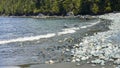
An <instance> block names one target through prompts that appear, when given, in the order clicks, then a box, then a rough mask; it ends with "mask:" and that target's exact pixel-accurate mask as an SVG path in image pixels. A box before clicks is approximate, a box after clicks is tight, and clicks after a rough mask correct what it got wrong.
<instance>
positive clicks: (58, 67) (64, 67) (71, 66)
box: [0, 63, 115, 68]
mask: <svg viewBox="0 0 120 68" xmlns="http://www.w3.org/2000/svg"><path fill="white" fill-rule="evenodd" d="M76 64H77V63H57V64H36V65H22V66H8V67H7V66H5V67H4V66H3V67H0V68H115V65H105V66H100V65H96V66H94V64H81V65H76Z"/></svg>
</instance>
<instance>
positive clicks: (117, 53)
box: [71, 13, 120, 68]
mask: <svg viewBox="0 0 120 68" xmlns="http://www.w3.org/2000/svg"><path fill="white" fill-rule="evenodd" d="M98 17H99V18H103V19H108V20H112V22H113V23H112V25H111V26H110V27H109V28H110V30H109V31H106V32H99V33H97V34H95V35H93V36H88V37H85V38H83V40H82V42H81V43H79V44H76V45H75V46H74V48H73V49H72V50H71V53H72V55H73V59H72V61H76V62H78V61H81V60H82V61H87V60H90V63H92V64H100V65H105V64H107V63H108V62H112V63H113V64H115V65H118V67H116V68H120V66H119V65H120V42H119V41H120V35H119V33H120V27H119V26H120V13H115V14H114V13H110V14H105V15H101V16H98Z"/></svg>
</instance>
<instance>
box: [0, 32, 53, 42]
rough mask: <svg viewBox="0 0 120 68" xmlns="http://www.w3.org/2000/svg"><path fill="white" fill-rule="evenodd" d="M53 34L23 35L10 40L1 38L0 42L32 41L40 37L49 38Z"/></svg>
mask: <svg viewBox="0 0 120 68" xmlns="http://www.w3.org/2000/svg"><path fill="white" fill-rule="evenodd" d="M54 36H55V33H51V34H46V35H39V36H31V37H23V38H17V39H10V40H2V41H0V44H7V43H12V42H24V41H34V40H39V39H42V38H51V37H54Z"/></svg>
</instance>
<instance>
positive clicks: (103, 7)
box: [0, 0, 120, 16]
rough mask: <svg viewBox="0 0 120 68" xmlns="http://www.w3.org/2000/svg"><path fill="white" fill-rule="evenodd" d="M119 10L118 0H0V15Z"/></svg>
mask: <svg viewBox="0 0 120 68" xmlns="http://www.w3.org/2000/svg"><path fill="white" fill-rule="evenodd" d="M113 11H120V0H0V15H18V16H19V15H38V14H39V13H42V14H45V15H66V14H67V13H68V12H73V13H74V15H78V14H103V13H108V12H113Z"/></svg>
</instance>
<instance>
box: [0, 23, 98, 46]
mask: <svg viewBox="0 0 120 68" xmlns="http://www.w3.org/2000/svg"><path fill="white" fill-rule="evenodd" d="M99 22H100V21H97V22H95V23H92V24H90V25H87V26H82V27H80V28H79V27H73V28H66V29H63V31H61V32H58V33H49V34H45V35H38V36H31V37H21V38H16V39H10V40H0V44H8V43H14V42H25V41H35V40H39V39H43V38H51V37H54V36H56V35H57V36H60V35H65V34H73V33H75V32H76V31H77V30H80V29H82V28H88V27H92V26H94V25H96V24H97V23H99Z"/></svg>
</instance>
